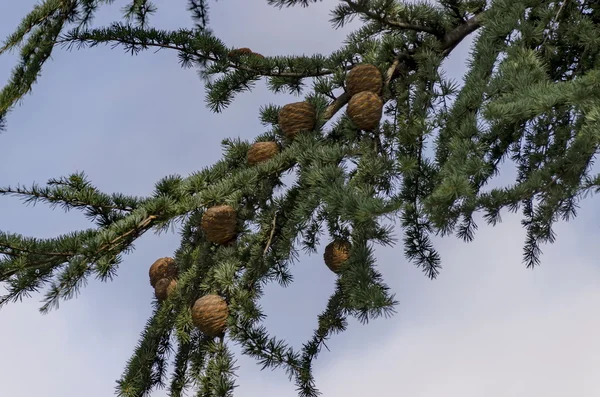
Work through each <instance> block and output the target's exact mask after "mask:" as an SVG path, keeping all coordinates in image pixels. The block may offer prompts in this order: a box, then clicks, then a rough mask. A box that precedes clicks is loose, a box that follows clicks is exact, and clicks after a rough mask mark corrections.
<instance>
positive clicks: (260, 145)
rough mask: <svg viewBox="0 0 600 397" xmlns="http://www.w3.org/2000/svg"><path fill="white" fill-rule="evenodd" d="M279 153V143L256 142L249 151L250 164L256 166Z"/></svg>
mask: <svg viewBox="0 0 600 397" xmlns="http://www.w3.org/2000/svg"><path fill="white" fill-rule="evenodd" d="M277 153H279V145H278V144H277V142H256V143H255V144H253V145H252V146H250V149H248V164H250V165H255V164H258V163H262V162H263V161H267V160H269V159H271V158H273V157H274V156H275V155H277Z"/></svg>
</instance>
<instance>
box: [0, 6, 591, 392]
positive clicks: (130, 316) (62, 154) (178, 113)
mask: <svg viewBox="0 0 600 397" xmlns="http://www.w3.org/2000/svg"><path fill="white" fill-rule="evenodd" d="M6 3H7V4H4V5H2V6H0V10H1V12H0V37H2V38H5V37H6V36H7V35H8V34H10V33H11V32H12V31H13V29H14V28H15V27H16V25H17V23H18V22H19V21H20V20H21V18H22V17H23V16H24V15H25V14H26V13H27V12H28V11H29V10H30V9H31V7H32V6H33V5H34V4H35V2H34V1H32V0H21V1H19V2H6ZM155 3H156V4H157V5H158V6H159V12H158V14H157V15H156V16H155V17H154V19H153V20H152V23H153V25H155V26H157V27H162V28H177V27H180V26H182V25H188V26H190V25H191V22H190V19H189V16H188V13H187V11H186V10H185V9H186V1H185V0H176V1H175V0H171V1H165V0H162V1H155ZM335 3H336V1H332V0H328V1H324V2H322V3H317V4H315V5H312V6H310V7H309V8H290V9H283V10H279V9H277V8H272V7H269V6H268V5H267V4H266V1H256V2H236V1H235V0H226V1H219V2H215V3H214V4H213V5H212V7H211V11H212V27H213V29H214V30H215V32H216V34H217V35H218V36H219V37H221V38H222V39H223V40H224V41H225V42H226V43H227V44H228V45H232V46H240V47H242V46H247V47H251V48H252V49H253V50H255V51H257V52H260V53H262V54H264V55H285V54H312V53H329V52H330V51H332V50H335V49H336V48H338V47H339V45H340V44H341V42H342V41H343V40H344V37H345V34H346V33H347V31H334V30H332V29H331V27H330V25H329V23H328V10H329V9H331V7H332V6H333V5H334V4H335ZM122 5H124V1H120V2H116V3H115V4H114V5H113V6H110V7H106V8H105V9H104V10H102V11H101V12H100V13H99V15H98V18H97V20H96V24H106V23H109V22H111V21H113V20H115V19H116V18H119V8H120V7H121V6H122ZM309 27H310V28H309ZM470 43H471V41H470V40H467V41H466V42H464V43H463V44H462V45H461V46H460V47H459V48H457V49H456V50H455V52H454V53H453V56H452V58H451V59H450V60H449V61H448V62H447V65H446V69H447V71H448V73H449V74H450V75H451V76H453V77H455V78H457V79H459V80H460V78H461V77H462V75H463V73H464V63H465V60H466V58H467V56H468V53H469V45H470ZM14 62H15V58H14V57H12V56H2V57H0V80H1V81H2V83H4V82H5V81H6V79H7V78H8V76H9V71H10V69H11V68H12V66H13V65H14ZM293 98H294V97H292V96H289V95H277V96H275V95H273V94H271V93H269V92H268V91H267V90H266V89H264V87H263V86H262V85H259V86H258V87H257V89H255V91H254V92H253V93H251V94H242V95H241V96H238V98H237V99H236V100H235V102H234V103H233V105H232V106H231V107H230V108H229V109H228V110H227V111H226V112H224V113H222V114H212V113H210V111H209V110H207V109H206V107H205V104H204V88H203V86H202V82H201V81H200V79H199V78H198V76H197V74H196V72H195V71H194V70H193V69H187V70H185V69H182V68H180V66H179V65H178V63H177V57H176V54H175V53H172V52H165V51H163V52H159V53H153V52H147V53H143V54H141V55H139V56H137V57H132V56H130V55H127V54H125V53H124V52H123V51H121V50H120V49H116V50H111V49H110V48H109V47H98V48H94V49H86V50H81V51H77V50H74V51H72V52H70V53H67V52H66V51H62V50H59V51H56V52H55V54H54V56H53V59H52V60H51V61H50V62H49V63H48V64H47V65H46V66H45V69H44V71H43V75H42V78H41V79H40V82H39V83H38V84H37V85H36V86H35V87H34V91H33V95H29V96H27V97H26V98H25V100H24V101H23V105H22V106H19V107H17V108H16V109H15V110H14V111H13V112H12V113H11V115H10V117H9V120H8V122H9V124H8V131H7V132H5V133H4V134H2V135H0V148H1V149H2V155H1V156H0V185H2V186H5V185H8V184H10V185H15V184H17V183H22V184H25V185H28V184H30V183H32V182H39V183H44V182H45V181H46V180H48V179H49V178H53V177H59V176H64V175H68V174H70V173H72V172H75V171H85V172H86V173H87V174H88V175H89V177H90V178H91V180H92V181H93V182H94V183H95V184H96V185H97V186H99V188H100V189H102V190H104V191H106V192H124V193H127V194H134V195H147V194H150V193H151V191H152V190H153V186H154V183H155V182H156V181H157V180H158V179H160V178H161V177H163V176H165V175H168V174H173V173H177V174H181V175H188V174H189V173H191V172H193V171H195V170H198V169H200V168H202V167H205V166H208V165H210V164H212V163H213V162H215V161H216V160H218V159H219V157H220V156H221V152H220V141H221V140H222V139H223V138H225V137H237V136H240V137H241V138H244V139H252V138H253V137H254V136H256V135H258V134H260V133H261V132H262V131H263V129H262V128H263V127H262V126H261V125H260V123H259V121H258V110H259V108H260V107H261V106H262V105H264V104H266V103H269V102H271V103H278V104H285V103H287V102H290V101H292V100H295V99H293ZM594 200H595V198H592V199H588V200H587V201H585V202H584V204H583V206H582V209H581V211H580V213H579V217H578V218H577V219H576V220H575V221H573V222H571V223H569V224H561V225H560V226H558V227H557V233H558V241H557V243H556V244H555V245H553V246H549V247H546V248H545V249H544V252H545V254H544V257H543V264H542V266H541V267H540V268H538V269H536V270H535V271H530V270H527V269H525V267H524V265H522V264H521V249H522V244H523V241H524V233H523V230H522V229H521V227H520V224H519V218H518V216H511V215H508V214H507V215H505V216H504V223H502V224H501V225H499V226H497V227H495V228H493V229H492V228H490V227H486V226H485V225H484V224H483V223H481V225H480V226H481V227H480V230H479V232H478V234H477V236H476V239H475V242H473V243H471V244H465V243H462V242H460V241H459V240H457V239H454V238H446V239H443V240H436V243H437V247H438V248H439V250H440V253H441V254H442V256H443V260H444V263H443V264H444V269H443V270H442V274H441V275H440V277H439V278H438V279H437V280H435V281H430V280H428V279H427V278H425V277H424V276H423V275H422V273H421V272H420V270H418V269H416V268H415V267H414V266H413V265H411V264H410V263H408V262H407V261H406V260H404V259H403V255H402V248H401V247H400V246H396V247H394V248H378V249H377V251H376V252H377V257H378V261H379V262H378V263H379V269H380V270H381V272H382V273H383V275H384V277H385V279H386V281H387V282H388V284H389V285H390V286H391V288H392V289H393V291H394V292H395V293H396V294H397V298H398V299H399V301H400V305H399V307H398V313H397V314H396V315H395V316H394V317H393V318H392V319H388V320H385V319H381V320H378V321H375V322H373V323H370V324H369V325H367V326H363V325H360V324H358V323H356V322H352V323H351V326H350V328H349V330H348V331H347V332H345V333H344V334H342V335H338V336H335V337H334V338H333V339H332V340H331V341H330V342H329V343H328V346H329V348H330V349H331V352H327V351H324V352H323V353H322V355H321V356H320V358H319V359H318V361H317V362H316V366H315V376H316V380H317V383H318V387H319V388H320V390H321V391H322V392H323V395H324V396H326V397H338V396H339V397H342V396H343V397H354V396H356V397H358V396H363V395H365V394H367V393H369V394H371V395H372V394H377V393H379V394H383V395H391V394H397V395H407V396H411V397H431V396H436V397H438V396H440V397H441V396H443V397H480V396H486V397H505V396H511V397H521V396H522V397H530V396H547V397H564V396H566V395H573V396H579V397H588V396H589V397H592V396H598V395H600V382H599V381H598V380H597V379H595V378H597V372H598V368H600V340H599V339H598V338H597V330H598V327H599V326H600V317H599V315H598V306H599V304H600V269H599V268H598V266H597V260H596V258H597V257H598V256H599V255H600V248H599V246H598V244H597V240H598V226H597V225H598V218H599V215H600V213H599V212H598V211H597V210H596V209H595V207H594ZM88 226H89V224H88V222H87V221H86V220H85V219H84V218H83V216H81V215H80V214H79V213H76V212H73V213H68V214H65V213H63V212H62V211H60V210H55V211H52V210H50V209H48V208H47V207H45V206H43V205H39V206H37V207H33V208H32V207H26V206H25V205H23V204H21V203H20V201H19V200H17V199H15V198H9V197H1V198H0V228H1V229H2V230H8V231H11V232H16V233H22V234H26V235H34V236H36V237H51V236H56V235H58V234H61V233H66V232H69V231H72V230H76V229H82V228H86V227H88ZM400 233H401V231H400V230H398V236H401V234H400ZM177 246H178V238H177V235H176V234H168V235H161V236H155V235H147V236H145V237H143V238H142V239H141V240H140V241H139V242H138V244H137V245H136V251H135V252H134V253H133V254H131V255H129V256H127V257H126V260H125V261H124V263H123V264H122V265H121V268H120V271H119V277H118V278H117V279H116V280H115V281H113V282H111V283H108V284H103V283H99V282H97V281H95V280H90V283H89V285H88V287H86V288H84V289H83V290H82V293H81V295H80V296H79V297H78V298H77V299H74V300H71V301H68V302H65V303H63V304H62V305H61V308H60V309H59V310H58V311H54V312H51V313H50V314H49V315H46V316H43V315H41V314H39V313H38V311H37V309H38V307H39V306H41V304H40V303H39V300H40V298H41V297H40V296H34V297H33V298H31V299H28V300H26V301H24V302H23V303H20V304H14V305H10V306H7V307H5V308H3V309H2V310H0V341H1V342H0V343H1V344H0V346H1V347H2V359H1V360H0V384H1V385H2V391H3V395H10V396H13V397H29V396H32V395H38V396H48V397H54V396H57V397H58V396H61V397H78V396H80V395H81V394H82V392H83V393H84V394H85V395H87V396H88V397H106V396H110V395H112V394H113V390H114V385H115V383H114V381H115V380H116V379H118V378H119V377H120V375H121V372H122V370H123V368H124V365H125V362H126V360H127V359H128V358H129V356H130V354H131V353H132V351H133V348H134V346H135V343H136V342H137V340H138V336H139V333H140V332H141V330H142V328H143V326H144V323H145V321H146V319H147V317H148V316H149V315H150V313H151V306H150V301H151V298H152V294H153V291H152V289H151V287H150V286H149V284H148V267H149V266H150V264H151V263H152V262H153V261H154V260H155V259H156V258H158V257H162V256H169V255H171V253H172V252H173V251H174V250H175V249H176V248H177ZM322 249H323V248H321V251H320V252H319V254H318V255H313V256H311V257H307V256H304V257H302V259H301V260H300V262H299V263H298V264H297V265H296V267H295V268H294V275H295V279H296V281H295V283H294V284H293V285H292V286H291V287H289V288H287V289H281V288H280V287H278V286H276V285H273V286H271V287H269V288H268V289H267V293H266V295H265V298H264V299H263V302H262V305H263V307H264V308H265V311H266V313H267V315H268V316H269V317H268V319H267V320H266V325H267V326H268V327H269V328H270V331H271V332H272V333H273V334H274V335H277V336H278V337H282V338H286V339H287V340H289V341H290V343H292V344H293V345H294V346H296V347H299V346H300V345H301V343H302V342H303V341H305V340H307V339H308V338H310V336H311V334H312V330H313V329H314V327H315V326H316V316H317V315H318V314H319V313H320V312H321V311H322V310H323V309H324V307H325V304H326V300H327V298H328V297H329V295H330V294H331V293H332V292H333V288H334V285H333V283H334V276H333V274H331V272H329V270H328V269H327V268H326V267H325V266H324V264H323V262H322V256H321V254H322ZM234 350H235V351H236V352H237V351H239V349H237V348H234ZM238 363H239V365H240V366H241V370H240V372H239V375H240V376H239V380H238V384H239V389H238V392H237V395H238V396H245V397H246V396H248V397H251V396H259V395H260V396H275V395H277V396H280V397H287V396H289V397H292V396H295V395H296V394H295V392H294V386H293V384H291V383H288V381H287V378H286V376H285V374H284V373H283V372H280V371H275V372H271V371H264V372H261V371H260V370H259V367H258V366H257V365H256V364H255V363H254V361H253V360H251V359H248V358H246V357H242V356H238ZM154 396H158V397H162V396H166V393H165V392H164V391H157V392H155V393H154Z"/></svg>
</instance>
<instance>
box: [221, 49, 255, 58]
mask: <svg viewBox="0 0 600 397" xmlns="http://www.w3.org/2000/svg"><path fill="white" fill-rule="evenodd" d="M250 54H252V50H251V49H250V48H247V47H243V48H236V49H234V50H231V51H229V54H227V56H229V57H230V58H235V57H241V56H243V55H250Z"/></svg>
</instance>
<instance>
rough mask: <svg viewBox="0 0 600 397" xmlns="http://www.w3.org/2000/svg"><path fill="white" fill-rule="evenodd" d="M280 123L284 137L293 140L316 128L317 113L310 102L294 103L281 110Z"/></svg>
mask: <svg viewBox="0 0 600 397" xmlns="http://www.w3.org/2000/svg"><path fill="white" fill-rule="evenodd" d="M278 121H279V127H280V128H281V130H282V131H283V133H284V135H285V136H286V137H287V138H290V139H293V138H294V137H295V136H296V135H298V134H299V133H300V132H303V131H312V130H313V129H314V128H315V124H316V122H317V112H316V110H315V107H314V106H313V105H312V104H310V103H308V102H294V103H290V104H287V105H285V106H284V107H283V108H281V110H280V111H279V119H278Z"/></svg>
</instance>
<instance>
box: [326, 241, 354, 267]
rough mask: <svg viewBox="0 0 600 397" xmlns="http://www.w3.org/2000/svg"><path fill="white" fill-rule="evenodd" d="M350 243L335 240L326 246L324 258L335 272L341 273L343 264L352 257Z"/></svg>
mask: <svg viewBox="0 0 600 397" xmlns="http://www.w3.org/2000/svg"><path fill="white" fill-rule="evenodd" d="M350 247H351V246H350V243H349V242H347V241H345V240H334V241H332V242H331V243H329V244H328V245H327V247H325V253H324V254H323V259H324V260H325V264H326V265H327V267H328V268H329V270H331V271H332V272H334V273H339V272H340V270H342V266H343V265H344V263H345V262H346V261H347V260H348V258H349V257H350Z"/></svg>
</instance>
